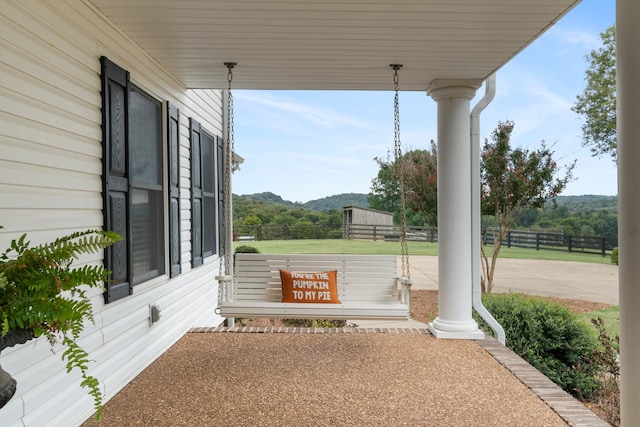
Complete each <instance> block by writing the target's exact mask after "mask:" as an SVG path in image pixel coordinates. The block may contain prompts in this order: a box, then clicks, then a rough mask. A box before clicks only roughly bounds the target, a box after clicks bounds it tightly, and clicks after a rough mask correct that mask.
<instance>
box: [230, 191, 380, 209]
mask: <svg viewBox="0 0 640 427" xmlns="http://www.w3.org/2000/svg"><path fill="white" fill-rule="evenodd" d="M234 197H241V198H244V199H249V200H254V201H257V202H262V203H266V204H269V205H282V206H287V207H291V208H293V207H297V208H304V209H311V210H314V211H323V212H326V211H328V210H331V209H337V210H342V208H343V207H345V206H358V207H361V208H368V207H369V202H368V201H367V197H368V196H367V195H366V194H361V193H343V194H336V195H334V196H328V197H323V198H322V199H317V200H309V201H308V202H306V203H294V202H290V201H288V200H284V199H283V198H282V197H280V196H278V195H277V194H274V193H271V192H264V193H255V194H242V195H234Z"/></svg>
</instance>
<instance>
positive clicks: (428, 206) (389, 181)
mask: <svg viewBox="0 0 640 427" xmlns="http://www.w3.org/2000/svg"><path fill="white" fill-rule="evenodd" d="M374 160H375V161H376V162H377V163H378V165H379V166H380V170H379V171H378V175H377V177H376V178H374V179H373V180H372V183H371V193H369V205H370V206H371V208H372V209H378V210H382V211H385V212H393V213H394V218H396V222H398V221H397V218H398V217H399V212H400V208H401V207H400V194H399V188H400V185H399V178H400V173H402V174H403V175H402V177H403V181H404V187H405V204H406V206H405V209H406V211H407V223H408V224H410V225H426V224H428V225H437V198H438V193H437V188H438V187H437V149H436V144H435V142H434V141H431V147H430V150H410V151H407V152H405V153H404V154H403V155H402V158H401V159H400V161H398V162H397V163H396V161H395V160H392V159H390V156H388V155H387V159H386V160H382V159H380V158H377V157H376V158H375V159H374ZM400 168H402V170H401V169H400Z"/></svg>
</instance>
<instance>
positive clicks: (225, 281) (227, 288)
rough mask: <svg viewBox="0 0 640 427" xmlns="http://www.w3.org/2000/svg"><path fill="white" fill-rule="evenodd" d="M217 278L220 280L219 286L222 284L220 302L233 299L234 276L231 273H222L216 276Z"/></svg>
mask: <svg viewBox="0 0 640 427" xmlns="http://www.w3.org/2000/svg"><path fill="white" fill-rule="evenodd" d="M215 279H216V280H217V281H218V286H220V291H219V294H220V301H219V303H222V302H226V301H231V300H232V299H233V276H232V275H231V274H222V275H220V276H216V277H215Z"/></svg>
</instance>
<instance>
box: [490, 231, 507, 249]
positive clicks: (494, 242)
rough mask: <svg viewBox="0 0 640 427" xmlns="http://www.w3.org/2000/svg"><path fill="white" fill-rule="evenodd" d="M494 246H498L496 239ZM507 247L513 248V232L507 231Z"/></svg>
mask: <svg viewBox="0 0 640 427" xmlns="http://www.w3.org/2000/svg"><path fill="white" fill-rule="evenodd" d="M493 244H494V245H495V244H496V241H495V239H493ZM507 247H508V248H510V247H511V230H509V231H507Z"/></svg>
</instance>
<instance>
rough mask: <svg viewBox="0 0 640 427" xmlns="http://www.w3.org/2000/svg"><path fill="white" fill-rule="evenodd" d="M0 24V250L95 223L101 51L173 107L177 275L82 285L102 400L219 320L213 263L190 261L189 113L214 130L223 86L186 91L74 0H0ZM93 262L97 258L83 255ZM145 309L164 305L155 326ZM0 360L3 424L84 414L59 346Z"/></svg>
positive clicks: (87, 406)
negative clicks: (8, 394) (118, 293)
mask: <svg viewBox="0 0 640 427" xmlns="http://www.w3.org/2000/svg"><path fill="white" fill-rule="evenodd" d="M0 27H1V28H2V31H1V32H0V46H1V49H2V52H3V53H2V55H1V56H0V194H2V197H0V225H2V226H4V227H5V228H4V229H3V230H1V231H0V248H4V247H6V246H7V245H8V243H9V241H10V240H11V239H13V238H17V237H19V236H20V235H21V234H22V233H28V235H29V239H30V240H31V241H32V242H33V243H39V242H43V241H47V240H50V239H53V238H56V237H59V236H61V235H63V234H66V233H69V232H72V231H75V230H82V229H87V228H101V227H102V225H103V214H102V209H103V200H102V176H101V175H102V163H101V158H102V129H101V125H102V123H101V122H102V119H101V93H100V57H101V56H102V55H104V56H107V57H109V58H110V59H112V60H113V61H114V62H116V63H118V64H119V65H121V66H122V67H124V68H125V69H127V70H128V71H130V73H131V81H132V82H133V83H134V84H135V85H137V86H139V87H140V88H142V89H143V90H144V91H145V92H147V93H149V94H150V95H151V96H153V97H154V98H156V99H158V100H161V101H162V102H164V101H167V100H168V101H170V102H171V103H172V104H173V105H175V106H176V107H177V108H178V109H179V110H180V150H179V153H180V157H181V158H180V187H181V193H180V208H181V212H180V221H181V222H180V224H181V232H180V237H181V239H180V248H181V252H182V254H181V255H182V256H181V259H182V266H181V267H182V268H181V270H182V274H180V275H178V276H176V277H175V278H172V279H169V277H168V274H164V275H162V276H160V277H157V278H155V279H152V280H150V281H148V282H144V283H141V284H139V285H137V286H135V288H134V292H133V295H131V296H129V297H127V298H124V299H122V300H119V301H116V302H113V303H111V304H108V305H105V304H104V302H103V294H102V292H99V291H96V290H92V291H91V297H92V301H93V303H94V309H95V318H96V319H95V320H96V325H95V326H93V325H88V326H87V328H86V330H85V333H84V334H83V336H82V338H81V340H80V344H81V345H82V346H84V347H85V349H86V350H87V351H88V352H89V355H90V358H91V359H92V360H95V362H91V363H90V373H91V374H92V375H95V376H96V377H97V378H98V379H99V380H100V382H101V386H102V387H103V389H104V392H105V395H106V398H107V399H108V398H110V397H112V396H113V395H115V394H116V393H117V392H118V391H119V390H120V389H121V388H122V387H124V386H125V385H126V384H127V383H128V382H129V381H131V380H132V379H133V378H134V377H135V375H136V374H138V373H139V372H140V371H142V370H143V369H144V368H145V367H146V366H148V365H149V364H150V363H151V362H152V361H153V360H154V359H155V358H157V357H158V356H159V355H160V354H162V352H164V351H165V350H166V349H167V348H168V347H169V346H171V345H172V344H173V343H174V342H175V341H177V340H178V339H179V338H180V337H181V336H182V335H183V334H184V333H185V332H186V331H187V330H188V329H189V328H190V327H192V326H212V325H216V324H218V323H220V321H221V318H220V317H218V316H216V315H215V314H214V309H215V307H216V303H217V301H216V300H217V283H216V282H215V281H214V280H213V277H214V276H215V275H216V274H217V268H218V263H217V258H216V257H211V258H212V259H211V260H207V261H206V262H205V264H204V266H202V267H200V268H198V269H195V270H192V269H191V265H190V259H191V253H190V251H191V242H190V238H191V230H190V222H191V207H190V206H191V205H190V192H189V187H190V170H189V165H190V148H189V128H188V120H189V117H194V118H195V119H197V120H198V121H200V122H201V123H202V124H203V126H204V127H205V128H206V129H207V130H208V131H210V132H212V133H214V134H216V135H221V134H222V123H223V120H222V93H221V91H219V90H213V91H208V90H187V89H186V88H184V87H183V86H181V85H180V84H179V83H178V82H177V81H176V80H175V79H173V78H172V77H171V76H170V75H169V74H167V73H166V72H165V71H164V70H162V69H161V68H160V67H159V66H158V64H157V63H155V62H154V61H153V60H152V59H151V58H150V57H148V56H147V55H146V54H145V53H144V52H143V51H141V50H140V49H139V48H138V47H137V46H136V45H134V44H133V43H132V42H131V41H130V40H129V39H128V38H126V37H124V36H123V35H122V33H121V32H120V31H118V30H117V29H116V28H115V27H113V26H112V24H111V23H110V22H109V21H108V20H107V19H105V18H104V17H103V16H101V15H100V14H99V13H98V12H97V11H96V10H95V9H94V8H93V7H91V6H90V5H87V4H85V3H84V2H83V1H73V2H63V1H56V2H51V3H50V2H45V1H40V0H33V1H29V2H22V1H4V2H3V6H2V8H1V9H0ZM165 110H166V108H165V106H164V104H163V114H166V112H164V111H165ZM164 138H166V135H165V137H164ZM165 173H166V172H165ZM165 180H166V177H165ZM165 182H166V181H165ZM165 193H166V191H165ZM163 197H164V203H165V206H166V203H167V194H164V196H163ZM165 222H166V221H165ZM167 232H168V226H167V225H166V224H165V235H166V233H167ZM165 240H167V239H165ZM165 245H166V244H165ZM166 254H168V249H167V252H166ZM101 260H102V256H101V254H100V255H93V256H87V257H85V258H83V259H82V260H81V262H87V263H88V262H101ZM151 304H157V305H158V306H159V308H160V310H161V319H160V321H159V322H158V323H155V324H153V325H151V324H150V323H149V305H151ZM0 363H2V367H3V368H4V369H5V370H7V371H8V372H10V373H11V374H12V376H13V377H14V378H16V380H17V381H18V390H17V392H16V395H15V396H14V397H13V399H11V401H9V403H8V404H7V405H6V406H5V407H4V408H3V409H2V410H1V416H0V418H1V419H2V424H3V425H27V426H30V425H66V426H74V425H79V424H81V423H82V422H83V421H84V420H85V419H86V418H88V417H89V416H90V415H91V414H92V400H91V398H90V397H89V396H87V394H86V390H84V389H82V388H80V386H79V378H78V375H77V373H73V374H71V375H68V374H66V373H65V371H64V363H63V362H62V361H61V360H60V352H58V353H57V354H51V352H50V350H49V345H48V343H47V342H46V341H45V340H38V341H37V343H36V344H35V346H34V343H33V342H31V343H28V344H25V345H21V346H17V347H14V348H10V349H5V350H3V352H2V358H1V362H0ZM72 402H73V403H72Z"/></svg>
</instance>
